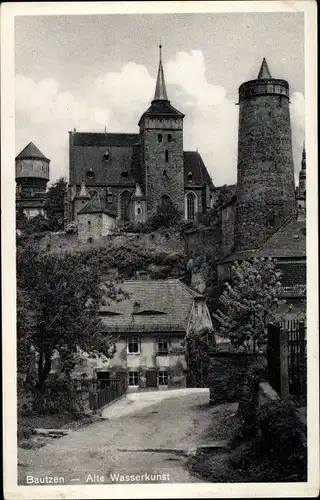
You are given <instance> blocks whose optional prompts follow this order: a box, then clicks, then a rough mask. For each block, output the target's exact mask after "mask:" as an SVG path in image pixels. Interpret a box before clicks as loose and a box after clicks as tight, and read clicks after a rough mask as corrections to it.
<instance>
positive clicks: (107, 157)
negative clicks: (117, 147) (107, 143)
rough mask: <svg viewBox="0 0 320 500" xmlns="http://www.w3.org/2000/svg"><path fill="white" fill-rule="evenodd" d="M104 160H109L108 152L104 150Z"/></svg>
mask: <svg viewBox="0 0 320 500" xmlns="http://www.w3.org/2000/svg"><path fill="white" fill-rule="evenodd" d="M103 157H104V159H105V160H110V153H109V151H108V150H107V149H106V151H105V152H104V155H103Z"/></svg>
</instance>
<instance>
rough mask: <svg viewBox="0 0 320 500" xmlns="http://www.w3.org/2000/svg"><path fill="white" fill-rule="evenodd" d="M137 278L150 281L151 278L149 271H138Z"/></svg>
mask: <svg viewBox="0 0 320 500" xmlns="http://www.w3.org/2000/svg"><path fill="white" fill-rule="evenodd" d="M136 279H137V280H138V281H148V280H149V279H150V276H149V273H148V271H136Z"/></svg>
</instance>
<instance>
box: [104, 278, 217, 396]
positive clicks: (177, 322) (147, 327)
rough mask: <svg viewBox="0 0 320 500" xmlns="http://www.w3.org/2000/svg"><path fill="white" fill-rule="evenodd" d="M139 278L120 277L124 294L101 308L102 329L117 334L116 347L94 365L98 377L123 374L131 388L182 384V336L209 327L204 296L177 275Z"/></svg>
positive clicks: (105, 379) (183, 360) (176, 386)
mask: <svg viewBox="0 0 320 500" xmlns="http://www.w3.org/2000/svg"><path fill="white" fill-rule="evenodd" d="M139 278H140V279H136V280H129V281H125V282H124V283H121V290H122V291H123V292H124V294H125V295H126V296H127V298H124V299H122V300H120V301H119V302H117V301H109V304H108V305H106V306H103V307H102V309H101V316H102V321H103V323H104V325H105V329H106V332H108V333H110V334H113V335H114V336H116V353H115V355H114V357H113V358H111V359H109V360H107V361H105V362H104V363H101V364H100V367H97V368H96V373H97V378H98V379H99V380H100V381H101V382H102V383H103V382H104V383H108V381H109V380H110V378H118V377H121V376H125V377H127V380H128V385H129V390H130V389H131V390H133V391H134V390H137V389H140V388H154V389H156V388H159V389H167V388H172V387H175V388H179V387H185V386H186V374H187V365H186V357H185V348H184V339H185V337H186V335H188V333H189V332H191V331H192V330H197V329H201V328H211V327H212V321H211V317H210V314H209V311H208V308H207V305H206V299H205V297H203V296H202V295H200V294H199V293H197V292H195V291H193V290H191V288H189V287H188V286H186V285H185V284H184V283H182V282H181V281H179V280H177V279H168V280H156V281H154V280H149V279H141V276H140V277H139ZM144 278H146V277H145V276H144Z"/></svg>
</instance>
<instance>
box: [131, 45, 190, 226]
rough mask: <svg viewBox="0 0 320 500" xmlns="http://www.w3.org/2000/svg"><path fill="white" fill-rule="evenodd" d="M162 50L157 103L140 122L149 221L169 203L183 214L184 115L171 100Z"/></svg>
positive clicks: (154, 101)
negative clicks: (166, 82) (161, 207)
mask: <svg viewBox="0 0 320 500" xmlns="http://www.w3.org/2000/svg"><path fill="white" fill-rule="evenodd" d="M159 48H160V61H159V69H158V76H157V83H156V89H155V94H154V99H153V101H152V102H151V106H150V107H149V108H148V110H147V111H146V112H145V113H144V114H143V115H142V117H141V118H140V121H139V127H140V143H141V165H142V170H143V176H144V188H145V196H146V206H147V217H150V216H151V215H152V214H154V213H155V212H156V210H157V207H158V206H160V205H162V204H163V203H166V202H168V201H171V202H172V203H173V204H174V205H175V207H176V208H177V209H178V210H179V211H180V212H181V214H182V215H183V213H184V165H183V118H184V115H183V114H182V113H180V111H178V110H177V109H175V108H174V107H173V106H172V105H171V104H170V101H169V99H168V96H167V90H166V84H165V79H164V72H163V67H162V57H161V45H160V46H159Z"/></svg>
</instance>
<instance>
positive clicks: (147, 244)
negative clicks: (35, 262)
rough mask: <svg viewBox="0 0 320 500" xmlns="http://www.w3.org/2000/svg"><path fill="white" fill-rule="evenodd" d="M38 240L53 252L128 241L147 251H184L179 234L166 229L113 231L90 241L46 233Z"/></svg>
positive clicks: (120, 243)
mask: <svg viewBox="0 0 320 500" xmlns="http://www.w3.org/2000/svg"><path fill="white" fill-rule="evenodd" d="M38 241H39V246H40V247H41V248H42V249H43V250H46V251H48V252H53V253H63V252H65V251H70V252H72V251H74V252H75V251H88V250H90V249H91V248H106V247H107V246H108V245H112V246H113V247H115V246H119V247H121V246H123V245H128V244H130V242H132V243H134V244H135V245H136V244H138V245H139V246H141V248H142V249H144V250H149V251H161V252H162V251H163V252H168V253H170V252H172V253H183V252H184V240H183V238H182V237H181V236H180V234H179V233H174V232H172V231H166V230H164V231H159V232H154V233H113V234H109V235H107V236H102V237H101V238H97V239H96V240H93V241H92V243H89V242H87V241H84V242H79V238H78V235H77V234H67V233H65V232H59V233H48V234H46V235H45V236H43V237H42V238H41V239H39V240H38Z"/></svg>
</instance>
